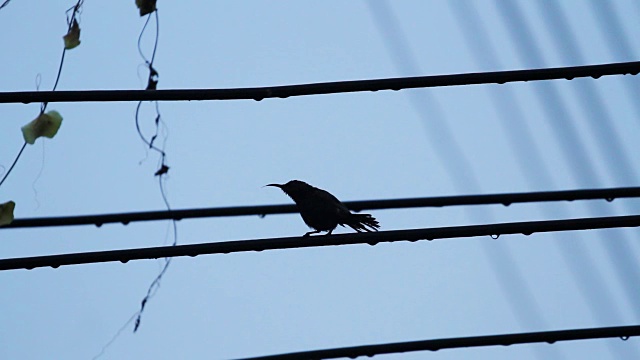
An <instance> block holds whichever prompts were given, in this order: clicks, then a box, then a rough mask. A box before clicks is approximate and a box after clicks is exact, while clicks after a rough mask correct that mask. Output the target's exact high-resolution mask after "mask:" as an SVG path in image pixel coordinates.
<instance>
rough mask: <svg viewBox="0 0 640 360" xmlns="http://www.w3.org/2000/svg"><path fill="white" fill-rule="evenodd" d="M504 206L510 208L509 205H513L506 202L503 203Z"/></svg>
mask: <svg viewBox="0 0 640 360" xmlns="http://www.w3.org/2000/svg"><path fill="white" fill-rule="evenodd" d="M502 205H504V206H509V205H511V203H510V202H508V201H505V202H503V203H502Z"/></svg>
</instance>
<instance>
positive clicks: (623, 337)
mask: <svg viewBox="0 0 640 360" xmlns="http://www.w3.org/2000/svg"><path fill="white" fill-rule="evenodd" d="M620 340H622V341H627V340H629V336H620Z"/></svg>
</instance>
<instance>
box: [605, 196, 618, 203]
mask: <svg viewBox="0 0 640 360" xmlns="http://www.w3.org/2000/svg"><path fill="white" fill-rule="evenodd" d="M615 199H616V198H612V197H608V198H606V199H605V200H607V202H612V201H613V200H615Z"/></svg>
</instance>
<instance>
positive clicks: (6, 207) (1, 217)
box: [0, 201, 16, 226]
mask: <svg viewBox="0 0 640 360" xmlns="http://www.w3.org/2000/svg"><path fill="white" fill-rule="evenodd" d="M15 208H16V203H15V202H13V201H7V202H6V203H4V204H0V226H2V225H9V224H11V222H12V221H13V209H15Z"/></svg>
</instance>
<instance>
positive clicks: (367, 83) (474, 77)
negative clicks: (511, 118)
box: [0, 61, 640, 104]
mask: <svg viewBox="0 0 640 360" xmlns="http://www.w3.org/2000/svg"><path fill="white" fill-rule="evenodd" d="M639 72H640V61H632V62H621V63H607V64H599V65H587V66H571V67H555V68H545V69H529V70H511V71H494V72H481V73H464V74H452V75H433V76H417V77H400V78H388V79H374V80H354V81H337V82H325V83H313V84H301V85H285V86H271V87H255V88H235V89H183V90H76V91H55V92H53V91H18V92H3V93H0V103H25V104H28V103H32V102H44V103H49V102H89V101H98V102H102V101H108V102H111V101H190V100H258V101H259V100H262V99H267V98H287V97H291V96H305V95H320V94H336V93H346V92H360V91H380V90H401V89H413V88H429V87H441V86H460V85H477V84H504V83H508V82H519V81H540V80H558V79H567V80H573V79H574V78H580V77H592V78H594V79H597V78H599V77H601V76H608V75H626V74H631V75H637V74H638V73H639Z"/></svg>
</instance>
